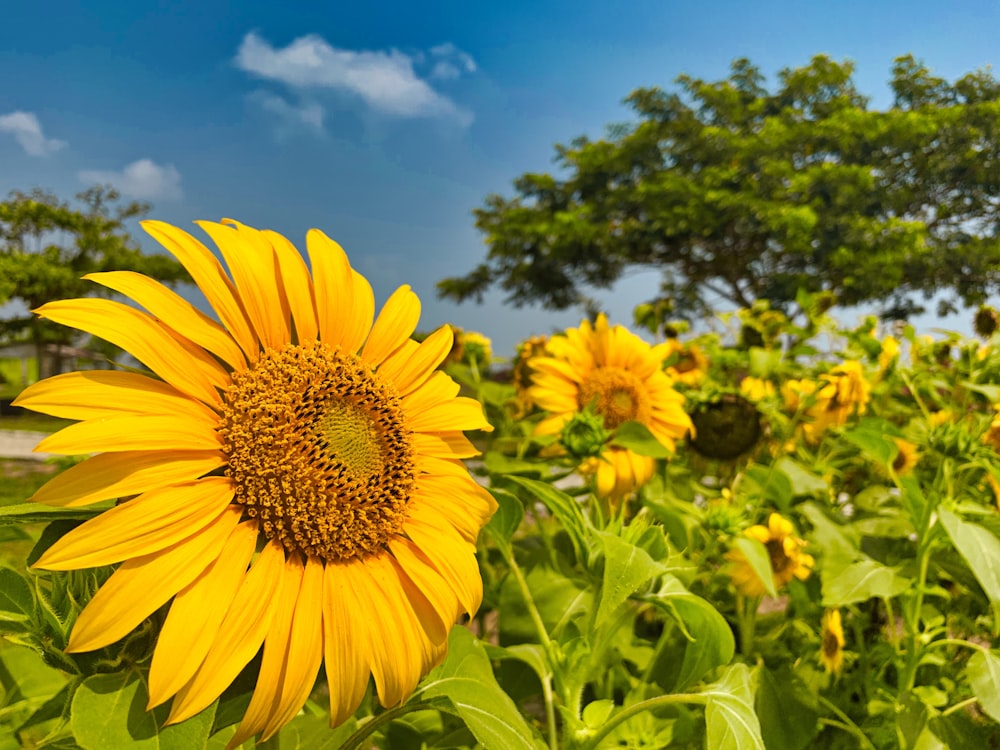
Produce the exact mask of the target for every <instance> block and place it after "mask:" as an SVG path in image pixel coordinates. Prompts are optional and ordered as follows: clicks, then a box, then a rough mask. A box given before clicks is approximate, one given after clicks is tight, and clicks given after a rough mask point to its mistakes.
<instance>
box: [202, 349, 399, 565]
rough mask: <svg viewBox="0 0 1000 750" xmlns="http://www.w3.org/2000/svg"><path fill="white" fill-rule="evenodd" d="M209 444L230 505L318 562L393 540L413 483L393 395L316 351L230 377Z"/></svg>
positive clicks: (353, 367)
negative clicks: (221, 468) (218, 457)
mask: <svg viewBox="0 0 1000 750" xmlns="http://www.w3.org/2000/svg"><path fill="white" fill-rule="evenodd" d="M219 434H220V436H221V437H222V443H223V451H224V452H225V453H226V456H227V463H226V476H228V477H229V478H230V479H231V480H232V482H233V486H234V488H235V491H236V495H235V500H236V502H238V503H240V504H241V505H243V506H244V507H245V508H246V512H247V514H248V515H249V516H251V517H254V518H257V519H258V520H259V521H260V525H261V529H262V531H263V533H264V535H265V536H266V537H267V538H268V539H277V540H278V541H279V542H281V544H282V545H283V546H284V547H285V549H286V550H288V551H290V552H294V551H297V552H301V553H303V554H306V555H316V556H319V557H321V558H323V559H325V560H328V561H333V562H335V561H338V560H347V559H350V558H352V557H357V556H360V557H367V556H368V555H371V554H373V553H376V552H377V551H379V550H380V549H382V548H383V547H384V546H385V544H386V543H387V541H388V540H389V538H390V537H391V536H392V535H394V534H397V533H399V531H400V530H401V528H402V523H403V519H404V517H405V511H406V503H407V500H408V498H409V496H410V494H411V492H412V490H413V486H414V483H415V469H414V462H413V451H412V448H411V445H410V438H409V435H410V433H409V432H408V431H407V429H406V426H405V419H404V414H403V409H402V405H401V402H400V398H399V396H398V394H397V393H396V391H395V389H394V388H393V387H392V386H391V385H390V384H388V383H385V382H383V380H382V379H381V378H379V377H378V375H377V374H376V373H375V372H374V371H373V370H372V369H371V368H370V367H368V366H367V365H365V364H364V363H363V362H361V360H360V359H358V358H357V357H356V356H354V355H353V354H350V353H345V352H343V351H341V350H340V348H339V347H336V348H335V347H330V346H328V345H326V344H323V343H321V342H316V343H313V344H310V345H306V346H300V345H297V344H288V345H286V346H285V347H284V348H283V349H280V350H269V351H267V352H265V353H264V354H262V355H261V358H260V359H259V360H258V361H257V362H256V364H254V365H253V366H252V367H251V368H249V369H248V370H244V371H241V372H237V373H234V375H233V384H232V385H231V386H230V387H229V389H228V391H227V393H226V394H225V398H224V404H223V406H222V418H221V420H220V426H219Z"/></svg>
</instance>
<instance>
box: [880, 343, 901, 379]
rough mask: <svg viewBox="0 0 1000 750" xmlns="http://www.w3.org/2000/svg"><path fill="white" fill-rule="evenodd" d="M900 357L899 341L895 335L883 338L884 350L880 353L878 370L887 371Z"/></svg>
mask: <svg viewBox="0 0 1000 750" xmlns="http://www.w3.org/2000/svg"><path fill="white" fill-rule="evenodd" d="M898 357H899V341H898V340H897V339H896V338H895V337H894V336H886V337H885V338H884V339H882V351H881V352H879V355H878V371H879V373H885V371H886V370H888V369H889V368H890V367H891V366H892V364H893V362H895V361H896V359H897V358H898Z"/></svg>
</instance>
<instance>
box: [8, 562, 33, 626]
mask: <svg viewBox="0 0 1000 750" xmlns="http://www.w3.org/2000/svg"><path fill="white" fill-rule="evenodd" d="M34 613H35V595H34V594H33V593H32V590H31V585H30V584H29V583H28V582H27V581H26V580H24V577H23V576H21V574H20V573H18V572H16V571H14V570H11V569H10V568H0V630H3V624H2V623H4V622H27V621H29V620H31V619H32V617H33V616H34Z"/></svg>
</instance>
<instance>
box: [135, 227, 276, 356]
mask: <svg viewBox="0 0 1000 750" xmlns="http://www.w3.org/2000/svg"><path fill="white" fill-rule="evenodd" d="M141 224H142V228H143V229H145V230H146V231H147V232H148V233H149V234H150V236H151V237H152V238H153V239H155V240H156V241H157V242H159V243H160V244H161V245H163V246H164V247H165V248H166V249H167V250H169V251H170V252H171V253H172V254H173V256H174V257H175V258H177V260H178V261H180V263H181V265H182V266H184V268H186V269H187V272H188V273H189V274H191V278H192V279H194V283H195V284H197V285H198V288H199V289H200V290H201V292H202V294H204V295H205V297H206V298H207V299H208V303H209V304H210V305H211V306H212V309H213V310H215V312H216V314H217V315H218V316H219V320H221V321H222V324H223V325H224V326H225V327H226V329H227V330H228V331H229V332H230V333H231V334H232V335H233V338H234V339H235V340H236V342H237V343H238V344H239V345H240V348H241V349H243V352H244V353H245V354H246V355H247V357H248V358H249V359H250V361H251V362H256V361H257V357H258V356H259V352H260V346H259V344H258V343H257V338H256V337H255V336H254V334H253V331H252V330H251V328H250V324H249V322H248V321H247V317H246V312H245V311H244V310H243V307H242V305H241V304H240V301H239V299H238V298H237V296H236V290H235V289H234V287H233V282H232V281H230V279H229V277H228V276H227V275H226V272H225V270H224V269H223V268H222V264H221V263H219V261H218V259H216V257H215V256H214V255H213V254H212V251H211V250H209V249H208V248H207V247H205V246H204V245H203V244H202V243H201V242H199V241H198V240H197V239H195V238H194V237H192V236H191V235H190V234H188V233H187V232H185V231H183V230H181V229H178V228H177V227H174V226H171V225H170V224H165V223H163V222H162V221H143V222H141Z"/></svg>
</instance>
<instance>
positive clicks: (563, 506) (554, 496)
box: [504, 476, 590, 562]
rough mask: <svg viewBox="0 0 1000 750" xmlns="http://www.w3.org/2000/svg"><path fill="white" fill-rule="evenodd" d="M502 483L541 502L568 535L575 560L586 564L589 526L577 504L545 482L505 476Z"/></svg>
mask: <svg viewBox="0 0 1000 750" xmlns="http://www.w3.org/2000/svg"><path fill="white" fill-rule="evenodd" d="M504 481H506V482H510V483H512V484H516V485H518V486H519V487H521V488H523V489H525V490H527V491H528V492H530V493H531V494H532V495H534V497H535V498H536V499H538V500H541V501H542V502H543V503H544V504H545V507H546V508H548V509H549V511H550V512H551V513H552V515H554V516H555V517H556V518H557V519H559V522H560V523H561V524H562V527H563V528H564V529H565V530H566V533H567V534H569V538H570V540H571V541H572V542H573V547H574V549H575V550H576V554H577V558H578V559H579V560H581V561H584V562H586V561H587V559H588V554H587V549H588V546H589V545H588V538H587V529H588V527H589V526H590V524H589V523H588V521H587V518H586V516H584V515H583V510H582V509H581V508H580V505H579V503H577V501H576V500H574V499H573V498H572V497H570V496H569V495H567V494H566V493H565V492H563V491H562V490H559V489H556V488H555V487H553V486H552V485H551V484H549V483H547V482H540V481H538V480H537V479H529V478H528V477H517V476H507V477H504Z"/></svg>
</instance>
